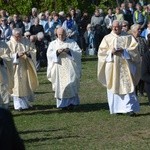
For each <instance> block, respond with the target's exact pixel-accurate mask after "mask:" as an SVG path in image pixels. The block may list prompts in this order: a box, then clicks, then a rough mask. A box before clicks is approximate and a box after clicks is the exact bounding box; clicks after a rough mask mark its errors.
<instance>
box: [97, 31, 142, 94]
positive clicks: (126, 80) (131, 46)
mask: <svg viewBox="0 0 150 150" xmlns="http://www.w3.org/2000/svg"><path fill="white" fill-rule="evenodd" d="M117 38H120V39H119V40H120V41H119V40H118V41H119V42H118V41H117ZM121 41H122V42H121ZM118 44H120V45H121V47H122V48H123V49H124V52H123V54H121V55H119V56H117V55H113V54H112V53H111V50H112V49H113V48H116V47H117V45H118ZM137 45H138V43H137V42H136V41H135V39H134V38H133V37H132V36H131V35H124V34H123V33H122V34H120V35H119V36H118V35H116V34H114V33H113V32H111V33H110V34H109V35H106V36H105V37H104V38H103V40H102V42H101V44H100V46H99V51H98V80H99V81H100V82H101V83H102V84H103V85H104V86H106V87H107V89H108V90H110V91H111V92H112V93H114V94H128V93H132V92H134V87H135V85H136V84H137V83H138V81H139V79H140V62H141V61H140V55H139V53H138V50H137Z"/></svg>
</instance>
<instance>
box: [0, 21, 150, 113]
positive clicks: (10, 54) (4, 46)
mask: <svg viewBox="0 0 150 150" xmlns="http://www.w3.org/2000/svg"><path fill="white" fill-rule="evenodd" d="M139 27H140V26H139V25H137V24H134V25H132V26H131V30H134V29H138V28H139ZM138 30H139V29H138ZM56 34H57V38H56V39H55V40H53V41H51V42H50V44H49V46H48V50H47V78H48V80H49V81H50V82H51V83H52V90H53V91H55V94H54V97H55V98H56V105H57V108H61V109H65V110H69V109H72V108H73V107H74V106H76V105H79V104H80V99H79V96H78V93H79V86H80V83H79V82H80V78H81V56H82V51H81V49H80V47H79V46H78V44H77V42H75V40H73V39H69V38H67V37H66V32H65V30H64V29H63V28H62V27H58V28H57V30H56ZM138 46H139V45H138V42H137V41H136V39H135V38H134V37H133V36H132V35H131V34H127V33H125V32H122V23H121V22H119V21H117V20H115V21H113V25H112V31H111V32H110V33H109V34H108V35H106V36H104V38H103V40H102V42H101V43H100V46H99V49H98V71H97V77H98V80H99V81H100V82H101V83H102V84H103V85H104V86H105V87H106V88H107V98H108V104H109V109H110V114H118V113H123V114H124V113H128V114H129V115H130V116H135V115H136V112H139V110H140V109H139V102H138V98H137V95H136V92H135V87H136V85H137V84H138V82H139V80H140V78H141V58H140V54H139V52H138ZM143 59H144V58H143ZM35 63H36V49H35V47H34V45H33V43H31V42H30V41H29V40H28V39H27V38H24V37H23V36H22V33H21V29H20V28H14V29H13V31H12V36H11V38H10V40H9V41H8V42H6V43H4V42H2V41H0V92H1V94H0V106H1V107H4V108H6V109H7V108H8V107H9V102H10V100H11V99H13V103H14V109H15V110H18V111H21V110H24V109H29V108H31V107H32V105H31V102H32V101H33V100H34V91H35V90H36V88H37V87H38V86H39V83H38V78H37V72H36V67H35ZM144 63H145V66H146V62H144ZM148 66H149V65H148ZM146 70H148V69H145V71H146ZM145 74H146V72H145ZM95 76H96V75H95Z"/></svg>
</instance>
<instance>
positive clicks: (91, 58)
mask: <svg viewBox="0 0 150 150" xmlns="http://www.w3.org/2000/svg"><path fill="white" fill-rule="evenodd" d="M97 60H98V58H97V57H96V56H95V57H84V58H82V62H84V61H97Z"/></svg>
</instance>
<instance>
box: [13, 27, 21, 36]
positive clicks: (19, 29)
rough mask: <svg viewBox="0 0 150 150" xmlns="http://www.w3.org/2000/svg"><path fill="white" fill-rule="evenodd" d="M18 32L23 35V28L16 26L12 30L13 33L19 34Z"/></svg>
mask: <svg viewBox="0 0 150 150" xmlns="http://www.w3.org/2000/svg"><path fill="white" fill-rule="evenodd" d="M17 34H19V35H22V30H21V28H14V29H13V30H12V35H17Z"/></svg>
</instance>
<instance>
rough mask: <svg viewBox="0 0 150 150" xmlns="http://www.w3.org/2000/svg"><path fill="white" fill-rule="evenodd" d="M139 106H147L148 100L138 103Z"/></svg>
mask: <svg viewBox="0 0 150 150" xmlns="http://www.w3.org/2000/svg"><path fill="white" fill-rule="evenodd" d="M140 106H149V103H148V102H145V103H140Z"/></svg>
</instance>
